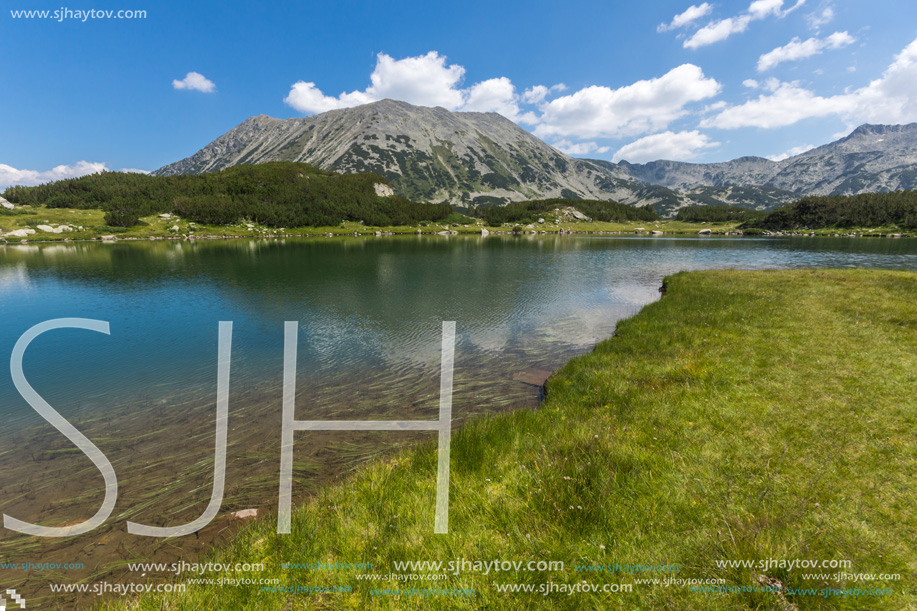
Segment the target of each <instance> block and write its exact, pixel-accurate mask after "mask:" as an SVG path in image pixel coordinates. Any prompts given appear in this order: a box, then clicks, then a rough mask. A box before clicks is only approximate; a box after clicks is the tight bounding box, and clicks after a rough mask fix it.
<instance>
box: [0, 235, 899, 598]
mask: <svg viewBox="0 0 917 611" xmlns="http://www.w3.org/2000/svg"><path fill="white" fill-rule="evenodd" d="M791 267H879V268H890V269H911V270H913V269H917V240H898V239H885V238H874V239H862V238H861V239H856V238H782V239H752V238H737V239H718V238H607V237H570V236H567V237H560V236H531V237H528V236H526V237H509V236H489V237H487V238H480V237H464V236H452V237H443V236H424V237H421V236H411V237H404V238H400V237H385V238H375V239H374V238H353V239H350V238H347V239H312V240H309V239H302V240H290V239H288V240H263V241H259V240H212V241H211V240H207V241H154V242H133V243H124V242H121V243H114V244H101V243H85V244H83V243H71V244H46V245H38V244H34V245H32V244H30V245H8V246H4V247H0V356H2V358H3V359H4V360H5V359H8V358H9V356H10V354H11V352H12V349H13V345H14V344H15V342H16V340H17V339H18V338H19V337H20V336H21V335H22V334H23V333H24V332H25V331H26V330H28V329H29V328H30V327H31V326H33V325H35V324H37V323H40V322H44V321H46V320H50V319H54V318H91V319H98V320H104V321H108V322H109V323H110V328H111V335H107V336H106V335H103V334H99V333H93V332H90V331H82V330H56V331H51V332H48V333H46V334H44V335H42V336H40V337H39V338H37V339H36V340H35V341H33V342H32V344H31V345H30V347H29V349H28V351H27V352H26V356H25V360H24V370H25V375H26V377H27V378H28V380H29V382H30V383H31V385H32V386H33V387H34V388H35V390H36V391H38V393H39V394H41V395H42V396H43V397H44V398H45V399H46V400H47V401H48V402H49V403H50V404H51V405H52V406H54V407H55V409H57V410H58V411H59V412H60V413H61V414H62V415H64V417H66V418H67V419H68V420H70V421H71V422H72V423H74V424H75V425H76V426H77V427H78V428H80V430H82V431H83V432H84V433H85V434H86V435H87V436H88V437H89V438H90V439H92V440H93V442H94V443H96V444H97V445H98V446H99V448H100V449H102V451H103V452H104V453H105V454H106V456H107V457H108V458H109V460H111V462H112V463H113V465H114V467H115V470H116V472H117V475H118V481H119V485H120V490H119V500H118V505H117V507H116V509H115V512H114V514H113V515H112V517H111V518H109V520H108V522H106V524H105V525H104V526H103V527H100V528H99V529H97V530H96V531H93V532H92V533H89V534H87V535H83V536H81V537H75V538H70V539H64V540H50V539H47V540H39V539H37V538H31V537H26V536H24V535H19V534H16V533H12V532H11V531H7V530H4V529H0V556H2V557H3V558H4V559H5V560H6V561H31V562H40V561H55V562H78V561H79V562H83V563H84V564H85V565H86V567H87V568H86V571H85V575H83V574H82V573H79V572H75V573H70V574H67V575H63V576H59V577H61V578H62V580H64V581H74V580H76V579H77V578H78V577H80V576H83V577H89V576H90V575H91V576H94V577H93V578H95V579H98V578H100V577H101V576H105V575H109V576H110V575H113V574H114V575H117V571H115V568H116V567H117V563H118V562H121V563H123V562H126V561H129V560H131V561H132V560H135V559H142V558H150V559H153V560H157V561H166V560H168V559H171V558H177V557H179V556H181V555H183V554H184V555H185V556H186V557H188V556H189V555H193V554H195V553H197V552H198V551H200V550H202V549H204V548H206V546H207V545H209V544H210V543H211V542H212V541H214V540H218V539H220V538H222V537H224V536H226V534H227V533H228V532H229V531H231V530H232V528H231V526H232V525H231V524H230V523H229V522H228V520H226V519H225V518H223V517H221V518H220V519H219V520H217V521H215V523H214V524H213V525H212V526H211V527H208V529H205V531H202V533H201V534H202V536H201V537H185V538H184V539H187V540H188V541H179V542H177V543H176V542H174V541H173V542H171V543H170V544H169V545H163V542H162V541H161V540H154V539H147V538H143V537H134V536H131V535H127V533H126V531H125V525H124V522H125V521H126V520H128V519H131V520H134V521H139V522H142V523H149V524H155V525H163V526H164V525H176V524H181V523H184V522H186V521H190V520H191V519H193V518H194V517H196V516H197V515H199V514H200V513H201V512H202V511H203V509H204V507H206V504H207V500H208V499H209V496H210V486H211V484H212V469H213V466H212V465H213V458H212V453H213V432H214V429H213V418H214V404H215V392H216V370H217V331H218V328H217V326H218V323H219V321H223V320H229V321H233V324H234V327H233V331H234V333H233V344H232V369H231V384H230V405H229V409H230V416H229V444H230V446H229V456H228V468H227V491H226V496H225V499H224V503H223V512H221V515H223V513H225V512H229V511H232V510H235V509H242V508H247V507H257V508H259V509H262V510H266V511H272V510H274V508H276V496H277V481H278V480H277V478H278V475H277V474H278V462H279V439H280V399H281V397H280V387H281V383H282V373H283V372H282V368H283V324H284V321H287V320H296V321H299V324H300V333H299V345H298V352H299V359H298V371H297V377H298V398H297V417H298V418H299V419H322V418H334V419H346V418H353V419H357V418H360V419H373V418H399V419H412V418H425V419H433V418H435V417H436V415H437V406H438V388H439V359H440V352H439V351H440V329H441V324H442V321H444V320H454V321H456V323H457V339H456V352H455V353H456V360H455V393H454V399H453V413H454V416H455V418H456V420H457V421H458V422H460V421H461V420H463V419H466V418H467V417H469V416H472V415H475V414H480V413H485V412H492V411H498V410H501V409H507V408H510V407H533V406H535V405H537V402H538V400H539V397H540V389H539V388H538V385H537V381H538V380H539V379H540V378H541V377H543V376H544V375H545V373H546V372H548V371H550V370H553V369H556V368H557V367H559V366H560V365H562V364H563V363H564V362H565V361H566V360H568V359H569V358H571V357H572V356H575V355H577V354H582V353H584V352H587V351H588V350H590V349H591V347H592V346H593V345H594V344H595V343H596V342H598V341H600V340H601V339H603V338H605V337H608V336H610V335H611V334H612V333H613V331H614V327H615V324H616V322H617V321H619V320H621V319H622V318H624V317H627V316H630V315H632V314H634V313H636V312H637V311H638V310H639V309H640V308H641V307H642V306H644V305H646V304H647V303H649V302H651V301H653V300H655V299H657V298H658V295H659V293H658V289H659V286H660V284H661V281H662V278H663V277H665V276H666V275H669V274H672V273H674V272H677V271H681V270H696V269H718V268H743V269H770V268H791ZM3 371H4V372H6V373H3V374H2V375H0V416H2V418H3V421H4V428H3V434H2V435H0V461H2V465H3V466H2V469H0V510H2V511H3V512H4V513H8V514H10V515H12V516H15V517H17V518H20V519H25V520H29V521H35V522H39V523H41V524H45V525H61V524H66V523H72V522H78V521H81V520H83V519H86V518H87V517H89V516H91V515H92V514H93V513H94V512H95V511H96V509H97V508H98V506H99V504H100V502H101V499H102V490H103V488H102V478H101V476H100V475H99V474H98V471H97V470H96V469H95V468H94V467H93V466H92V464H91V463H90V462H89V461H88V459H86V458H85V456H83V454H82V453H80V452H79V450H77V449H76V448H74V446H73V445H72V444H71V443H70V442H69V441H67V440H66V439H65V438H64V437H63V436H62V435H61V434H60V433H58V432H57V431H55V430H54V429H53V428H52V427H51V426H50V425H48V424H47V423H45V422H44V421H43V420H42V419H41V418H40V417H39V416H38V415H37V414H36V413H35V412H34V411H33V410H32V409H31V408H30V407H29V406H28V404H26V402H25V401H24V400H23V399H22V398H21V397H20V396H19V394H18V393H17V392H16V390H15V388H14V387H13V384H12V380H11V377H10V374H9V370H8V368H6V367H5V366H4V368H3ZM430 438H432V437H431V435H430V434H429V433H410V434H408V433H301V434H298V435H297V438H296V450H295V459H296V480H295V483H294V490H295V494H296V496H298V497H301V496H302V495H304V494H307V493H308V492H309V491H311V490H313V489H314V488H315V486H317V485H318V484H319V483H321V482H322V481H325V480H326V479H327V478H329V477H331V476H334V475H336V474H340V473H343V472H345V471H346V470H347V469H349V468H351V467H353V466H354V465H356V464H358V463H359V462H360V461H362V460H365V459H367V458H369V457H372V456H375V455H378V453H379V452H381V451H386V450H389V449H391V448H392V446H393V445H397V444H399V443H406V442H411V441H415V440H424V439H430ZM431 477H433V474H431ZM227 527H229V528H228V529H227ZM112 571H115V572H114V573H113V572H112ZM46 577H47V575H45V576H44V577H41V576H36V575H33V574H29V573H22V572H20V573H18V574H15V575H11V576H10V578H9V579H6V580H5V582H4V583H7V584H11V583H12V582H15V583H16V584H19V585H20V586H21V587H24V588H26V589H31V591H32V592H33V595H34V596H36V597H38V598H40V597H42V596H47V595H48V590H47V587H45V586H43V585H42V584H41V583H40V582H41V579H43V578H46ZM108 578H112V577H108ZM6 587H11V585H7V586H6Z"/></svg>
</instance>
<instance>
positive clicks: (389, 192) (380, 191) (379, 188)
mask: <svg viewBox="0 0 917 611" xmlns="http://www.w3.org/2000/svg"><path fill="white" fill-rule="evenodd" d="M373 189H375V190H376V195H378V196H379V197H391V196H393V195H394V194H395V190H394V189H392V188H391V187H390V186H388V185H386V184H382V183H381V182H377V183H374V184H373Z"/></svg>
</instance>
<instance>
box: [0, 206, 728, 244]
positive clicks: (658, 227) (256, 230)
mask: <svg viewBox="0 0 917 611" xmlns="http://www.w3.org/2000/svg"><path fill="white" fill-rule="evenodd" d="M104 216H105V213H104V212H102V211H101V210H70V209H66V208H45V207H33V206H27V207H20V208H17V209H16V210H13V211H8V212H3V213H2V214H0V235H2V234H3V233H7V232H10V231H15V230H17V229H23V228H31V229H36V227H37V226H38V225H50V226H51V227H56V226H59V225H67V226H69V227H73V228H75V230H74V231H65V232H62V233H50V232H44V231H39V230H36V232H35V233H33V234H30V235H29V236H27V238H25V239H27V240H28V241H29V242H37V241H63V240H94V239H99V238H100V237H102V236H106V235H113V236H115V238H117V239H128V238H131V239H150V238H188V237H192V236H193V237H195V238H214V237H255V236H257V237H262V236H268V237H270V236H273V235H319V236H320V235H328V234H331V235H351V236H352V235H353V234H354V233H356V234H358V235H374V234H375V233H377V232H381V233H393V234H416V233H417V232H418V231H420V232H422V233H438V232H442V231H455V232H458V233H469V234H472V233H474V234H480V233H481V229H482V227H485V225H484V223H483V221H480V220H478V219H469V218H462V219H461V222H429V223H424V224H421V225H402V226H397V227H370V226H366V225H361V224H360V223H355V222H347V223H341V224H340V225H334V226H329V227H284V228H278V227H266V226H262V225H258V224H256V223H246V222H240V223H236V224H233V225H206V224H203V223H193V222H190V221H188V220H187V219H181V218H177V217H171V218H165V219H164V218H160V217H159V216H158V215H153V216H148V217H143V218H142V219H141V220H142V221H143V223H144V224H143V225H137V226H135V227H130V228H118V227H108V226H106V225H105V221H104V219H103V217H104ZM456 216H457V217H458V215H456ZM552 220H553V218H552ZM737 225H738V222H729V223H707V224H703V225H701V224H698V223H683V222H681V221H674V220H666V221H659V222H648V221H640V222H637V221H634V222H622V223H600V222H584V221H575V220H567V221H561V222H558V223H556V224H555V223H552V222H548V223H546V224H533V225H532V226H531V228H530V229H524V227H525V225H522V226H520V227H521V228H523V230H524V231H526V232H528V231H532V230H534V231H545V232H550V233H557V232H558V231H559V230H560V229H564V230H565V231H575V232H583V233H599V232H621V233H628V234H630V233H645V234H649V233H650V232H651V231H654V230H655V231H663V232H665V233H666V234H695V235H696V234H697V232H698V231H699V230H700V229H705V228H708V229H710V230H711V231H712V232H713V233H718V234H725V233H726V232H730V231H734V230H735V227H736V226H737ZM80 227H82V229H79V228H80ZM176 227H177V229H175V228H176ZM514 227H516V224H514V223H510V224H506V225H503V226H500V227H490V226H488V227H487V229H488V230H489V231H492V232H496V231H504V232H511V231H513V229H514ZM20 239H22V238H18V237H9V238H7V240H8V241H10V242H13V243H18V242H19V241H20Z"/></svg>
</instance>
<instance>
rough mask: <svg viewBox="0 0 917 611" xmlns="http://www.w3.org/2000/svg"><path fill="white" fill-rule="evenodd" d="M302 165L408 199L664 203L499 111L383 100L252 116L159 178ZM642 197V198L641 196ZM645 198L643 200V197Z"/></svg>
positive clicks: (660, 195) (476, 201) (470, 203)
mask: <svg viewBox="0 0 917 611" xmlns="http://www.w3.org/2000/svg"><path fill="white" fill-rule="evenodd" d="M268 161H304V162H308V163H311V164H313V165H316V166H318V167H320V168H323V169H327V170H334V171H338V172H376V173H378V174H380V175H382V176H385V177H386V178H388V179H389V181H390V182H391V184H392V186H393V187H394V188H395V190H396V191H397V192H398V193H399V194H400V195H404V196H406V197H410V198H412V199H417V200H423V201H430V202H434V201H436V202H443V201H444V202H450V203H454V204H464V205H473V204H481V203H485V204H486V203H505V202H506V201H513V200H522V199H530V198H543V197H583V198H594V199H617V200H619V201H624V202H626V203H634V202H636V201H638V200H640V201H643V200H644V199H648V200H653V199H655V200H661V199H663V198H664V197H666V196H667V195H668V194H667V193H666V192H665V191H662V192H661V193H660V194H659V195H658V196H655V197H654V195H653V190H654V189H653V188H650V189H649V190H647V188H646V185H641V184H635V183H634V181H631V180H627V179H622V178H620V177H618V176H616V175H615V174H616V173H615V172H613V171H610V170H608V169H605V168H602V167H600V166H597V165H596V164H594V163H592V162H590V161H588V160H580V159H573V158H571V157H568V156H567V155H564V154H563V153H561V152H559V151H557V150H556V149H554V148H552V147H550V146H548V145H547V144H545V143H544V142H542V141H541V140H539V139H538V138H536V137H535V136H533V135H532V134H530V133H529V132H527V131H525V130H524V129H522V128H520V127H519V126H518V125H516V124H515V123H513V122H512V121H510V120H508V119H506V118H504V117H502V116H501V115H498V114H496V113H475V112H449V111H448V110H445V109H443V108H428V107H421V106H413V105H411V104H407V103H405V102H396V101H393V100H383V101H381V102H375V103H373V104H366V105H364V106H357V107H355V108H347V109H342V110H333V111H330V112H326V113H322V114H320V115H315V116H312V117H305V118H297V119H286V120H283V119H274V118H271V117H267V116H264V115H261V116H258V117H252V118H250V119H248V120H246V121H244V122H243V123H242V124H240V125H239V126H237V127H235V128H233V129H232V130H230V131H229V132H227V133H226V134H225V135H223V136H221V137H220V138H217V139H216V140H215V141H213V142H212V143H210V144H209V145H207V146H206V147H204V148H203V149H201V150H200V151H198V152H197V153H196V154H194V155H192V156H191V157H188V158H187V159H184V160H182V161H179V162H176V163H173V164H171V165H168V166H165V167H164V168H161V169H160V170H157V171H156V172H155V173H156V174H159V175H171V174H197V173H201V172H212V171H215V170H220V169H223V168H226V167H230V166H233V165H238V164H242V163H264V162H268ZM635 191H641V192H642V195H641V196H640V197H636V196H635V195H634V192H635ZM643 192H645V193H643Z"/></svg>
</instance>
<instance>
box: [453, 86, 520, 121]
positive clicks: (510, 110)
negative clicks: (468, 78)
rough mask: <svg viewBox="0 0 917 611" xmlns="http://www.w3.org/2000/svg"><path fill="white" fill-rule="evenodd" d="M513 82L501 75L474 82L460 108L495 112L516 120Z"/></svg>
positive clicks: (516, 112)
mask: <svg viewBox="0 0 917 611" xmlns="http://www.w3.org/2000/svg"><path fill="white" fill-rule="evenodd" d="M517 100H518V96H516V88H515V87H513V83H512V82H511V81H510V80H509V79H508V78H506V77H505V76H501V77H500V78H492V79H489V80H486V81H481V82H480V83H476V84H475V85H473V86H471V87H470V88H469V89H468V93H467V98H466V100H465V103H464V104H463V105H462V110H466V111H472V112H497V113H500V114H501V115H503V116H504V117H506V118H507V119H511V120H513V121H516V120H518V119H519V104H518V103H517Z"/></svg>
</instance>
